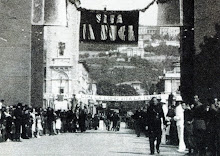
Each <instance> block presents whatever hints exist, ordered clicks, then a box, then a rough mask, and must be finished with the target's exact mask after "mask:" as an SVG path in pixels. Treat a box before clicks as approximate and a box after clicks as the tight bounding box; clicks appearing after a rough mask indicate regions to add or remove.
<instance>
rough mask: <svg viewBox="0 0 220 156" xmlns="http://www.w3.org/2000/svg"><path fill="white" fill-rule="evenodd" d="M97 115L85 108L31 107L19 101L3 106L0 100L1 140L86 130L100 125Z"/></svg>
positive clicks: (15, 139) (18, 139)
mask: <svg viewBox="0 0 220 156" xmlns="http://www.w3.org/2000/svg"><path fill="white" fill-rule="evenodd" d="M99 120H100V117H99V115H98V114H95V115H94V116H92V114H91V113H88V111H87V108H86V107H84V108H83V109H82V108H79V107H76V109H75V110H74V111H72V110H56V111H55V110H54V109H53V108H50V107H48V108H47V109H42V108H32V107H30V106H28V105H23V104H22V103H18V104H17V105H15V106H5V105H4V100H1V102H0V142H4V141H16V142H20V141H21V138H22V139H30V138H40V137H41V136H43V135H57V134H60V133H66V132H69V133H73V132H85V131H86V130H87V129H92V128H93V129H96V130H97V128H98V127H99Z"/></svg>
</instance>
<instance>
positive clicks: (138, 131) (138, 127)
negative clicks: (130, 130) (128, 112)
mask: <svg viewBox="0 0 220 156" xmlns="http://www.w3.org/2000/svg"><path fill="white" fill-rule="evenodd" d="M132 118H133V119H134V120H135V133H136V135H137V137H140V134H141V123H142V114H141V110H140V109H138V110H136V112H135V113H134V115H133V116H132Z"/></svg>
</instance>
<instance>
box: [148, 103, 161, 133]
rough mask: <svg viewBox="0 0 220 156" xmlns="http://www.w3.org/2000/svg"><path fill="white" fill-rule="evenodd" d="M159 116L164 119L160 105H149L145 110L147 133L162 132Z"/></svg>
mask: <svg viewBox="0 0 220 156" xmlns="http://www.w3.org/2000/svg"><path fill="white" fill-rule="evenodd" d="M161 118H162V119H163V121H165V117H164V113H163V109H162V107H159V106H150V107H149V108H148V110H147V125H148V131H149V133H156V134H162V129H161Z"/></svg>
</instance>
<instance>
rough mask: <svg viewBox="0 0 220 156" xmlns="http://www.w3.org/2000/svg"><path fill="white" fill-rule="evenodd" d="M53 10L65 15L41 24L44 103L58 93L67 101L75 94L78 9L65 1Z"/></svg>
mask: <svg viewBox="0 0 220 156" xmlns="http://www.w3.org/2000/svg"><path fill="white" fill-rule="evenodd" d="M56 7H60V6H59V5H56ZM61 7H62V6H61ZM57 10H60V11H59V12H57V13H58V14H59V13H60V14H65V13H66V16H65V15H64V16H61V17H66V19H64V21H62V20H60V21H61V22H57V21H53V22H52V24H50V25H45V26H44V53H45V54H44V55H45V57H44V70H45V72H44V74H45V75H44V106H49V105H51V104H53V101H54V100H56V99H58V96H60V97H61V99H59V100H66V101H68V103H70V102H71V101H72V99H73V95H74V94H76V89H75V88H76V83H77V67H78V60H79V24H80V23H79V22H80V12H79V11H77V9H76V7H75V6H74V5H73V4H72V3H70V2H68V1H67V4H66V9H59V8H57ZM58 17H59V15H58ZM53 23H54V24H53ZM57 23H60V24H59V25H57Z"/></svg>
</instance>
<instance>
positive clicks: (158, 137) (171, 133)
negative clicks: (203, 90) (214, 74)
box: [132, 95, 220, 156]
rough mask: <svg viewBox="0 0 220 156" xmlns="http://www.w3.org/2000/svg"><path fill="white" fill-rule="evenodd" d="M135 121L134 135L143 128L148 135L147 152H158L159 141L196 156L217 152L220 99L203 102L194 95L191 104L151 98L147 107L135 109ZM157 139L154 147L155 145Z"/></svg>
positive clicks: (215, 153) (218, 153) (219, 153)
mask: <svg viewBox="0 0 220 156" xmlns="http://www.w3.org/2000/svg"><path fill="white" fill-rule="evenodd" d="M132 118H133V119H134V120H135V130H136V134H137V137H139V136H140V132H141V131H144V132H145V133H146V136H148V137H149V142H150V153H151V154H152V155H153V154H154V153H155V149H156V152H157V153H160V144H161V142H162V143H164V144H171V145H178V151H179V152H185V151H186V148H188V152H189V154H193V155H198V156H206V155H211V156H216V155H220V149H219V147H220V101H218V100H217V99H215V100H213V101H211V100H208V101H207V103H205V104H202V103H201V102H200V100H199V97H198V96H197V95H196V96H194V103H192V104H186V103H184V102H183V101H182V99H179V98H175V97H174V99H173V101H172V103H171V104H169V105H168V104H167V103H166V101H164V100H161V99H157V98H156V97H153V98H152V99H151V100H150V102H149V106H148V107H147V108H143V109H140V110H137V111H136V112H135V114H134V115H133V116H132ZM155 141H156V148H155Z"/></svg>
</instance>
